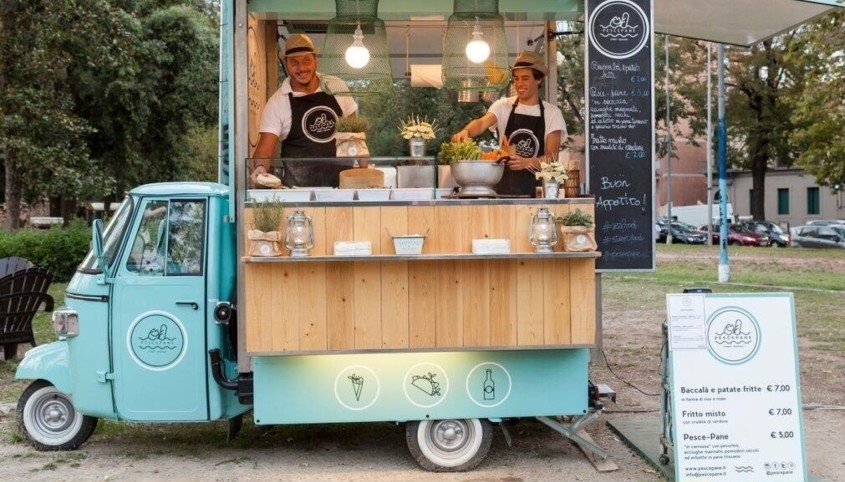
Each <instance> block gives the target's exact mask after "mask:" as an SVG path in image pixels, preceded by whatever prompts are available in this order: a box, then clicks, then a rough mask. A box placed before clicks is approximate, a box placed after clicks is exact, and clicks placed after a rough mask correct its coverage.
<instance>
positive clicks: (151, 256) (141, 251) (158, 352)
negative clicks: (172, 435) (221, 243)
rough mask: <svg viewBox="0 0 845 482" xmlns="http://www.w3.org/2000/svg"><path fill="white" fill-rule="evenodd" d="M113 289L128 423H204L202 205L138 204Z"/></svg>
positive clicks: (119, 397)
mask: <svg viewBox="0 0 845 482" xmlns="http://www.w3.org/2000/svg"><path fill="white" fill-rule="evenodd" d="M138 212H139V213H140V214H139V215H137V219H136V221H135V222H134V223H133V229H132V231H130V233H129V236H130V238H129V244H128V245H127V248H128V249H126V250H125V251H126V253H125V257H124V260H125V262H124V263H123V264H122V266H121V267H120V268H119V270H118V272H117V273H116V274H115V279H114V285H113V290H112V294H113V302H112V310H113V313H112V320H113V327H112V333H113V335H112V336H113V339H112V353H113V358H114V373H113V375H112V377H113V387H114V398H115V405H116V408H117V412H118V414H119V416H120V417H121V418H125V419H128V420H150V421H158V420H161V421H165V420H167V421H170V420H207V419H208V404H207V398H208V395H207V386H206V384H207V379H208V376H207V373H206V366H207V363H206V362H205V351H206V349H205V345H206V343H205V340H206V327H205V319H206V302H205V300H206V288H205V274H206V273H205V271H206V265H207V263H206V259H207V258H206V254H205V250H206V246H207V242H206V240H207V229H208V228H207V226H208V222H207V219H206V218H207V214H206V212H207V200H205V199H184V200H182V199H180V200H172V199H171V200H167V199H142V200H141V201H140V203H139V211H138Z"/></svg>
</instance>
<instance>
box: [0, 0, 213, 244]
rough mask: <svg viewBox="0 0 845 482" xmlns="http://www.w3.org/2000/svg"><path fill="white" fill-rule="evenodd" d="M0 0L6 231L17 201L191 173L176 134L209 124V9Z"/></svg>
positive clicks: (190, 150)
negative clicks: (186, 167)
mask: <svg viewBox="0 0 845 482" xmlns="http://www.w3.org/2000/svg"><path fill="white" fill-rule="evenodd" d="M1 1H2V3H0V6H1V8H0V20H2V31H0V54H2V55H0V160H2V162H3V163H4V167H5V173H6V178H5V190H6V199H5V201H6V209H7V214H8V216H7V225H6V228H7V229H12V228H14V227H16V226H17V221H18V215H19V204H20V201H21V200H22V199H23V200H27V201H34V200H39V199H43V198H45V197H48V198H52V199H54V200H55V199H62V198H63V199H65V200H67V199H71V200H73V199H80V200H89V199H115V198H119V197H121V196H122V193H123V192H124V191H125V190H127V189H129V188H131V187H133V186H134V185H137V184H139V183H143V182H149V181H162V180H172V179H179V178H184V176H185V175H186V174H185V173H186V172H188V173H191V174H192V173H193V171H192V169H194V167H190V168H188V169H187V170H186V169H185V166H189V165H191V164H192V163H193V162H195V161H196V155H197V153H198V151H197V149H196V146H192V145H191V144H192V143H191V142H189V140H188V137H189V136H190V135H191V133H196V132H202V130H203V128H208V127H210V126H213V125H214V124H215V122H216V108H217V88H218V87H217V86H218V84H217V59H218V38H217V30H216V29H217V26H216V25H217V22H216V15H211V13H212V11H211V10H210V8H211V7H210V4H208V3H206V2H203V1H201V0H146V1H145V0H123V1H121V0H111V1H109V0H74V1H72V2H47V1H44V0H25V1H14V0H1ZM207 161H208V162H210V163H211V164H213V165H216V156H214V157H212V158H209V159H207ZM60 204H61V203H55V205H60ZM53 214H58V213H53ZM65 214H66V213H65Z"/></svg>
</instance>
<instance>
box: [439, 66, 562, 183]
mask: <svg viewBox="0 0 845 482" xmlns="http://www.w3.org/2000/svg"><path fill="white" fill-rule="evenodd" d="M548 74H549V69H548V68H547V67H546V66H545V65H544V64H543V61H542V59H541V58H540V56H539V55H538V54H537V53H535V52H532V51H530V50H523V51H522V52H521V53H520V54H519V55H518V56H517V57H516V62H515V63H514V66H513V68H511V75H512V77H513V85H514V87H515V88H516V95H515V96H514V97H504V98H501V99H499V100H497V101H496V102H494V103H493V105H491V106H490V108H489V109H488V110H487V113H485V114H484V115H483V116H481V117H479V118H477V119H473V120H472V121H470V123H469V124H467V125H466V127H464V128H463V129H462V130H461V131H460V132H458V133H456V134H455V135H453V136H452V140H453V141H463V140H466V139H469V138H472V137H475V136H478V135H481V134H482V133H483V132H484V131H485V130H487V129H490V130H493V127H494V126H495V128H496V131H497V132H498V135H499V139H500V142H501V143H502V148H503V149H506V148H507V149H508V151H509V152H510V153H511V156H510V159H509V160H508V168H507V170H505V174H504V176H502V180H501V182H499V184H497V185H496V188H495V189H496V192H497V193H499V194H516V195H527V196H532V197H533V196H534V191H535V188H536V186H537V185H538V181H537V179H536V178H535V176H534V173H533V172H532V170H537V169H539V168H540V158H543V157H545V158H551V159H557V156H558V151H559V150H560V142H561V139H562V138H565V137H566V123H565V122H564V120H563V113H562V112H561V111H560V108H559V107H558V106H556V105H554V104H551V103H549V102H546V101H543V100H541V99H540V93H539V92H540V84H541V83H542V82H543V78H544V77H545V76H546V75H548Z"/></svg>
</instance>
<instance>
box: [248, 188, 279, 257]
mask: <svg viewBox="0 0 845 482" xmlns="http://www.w3.org/2000/svg"><path fill="white" fill-rule="evenodd" d="M284 214H285V208H284V204H282V203H281V202H279V201H275V200H269V199H267V200H264V201H262V202H260V203H253V205H252V226H253V229H251V230H249V231H247V233H246V235H247V239H249V240H250V244H251V246H250V250H249V255H250V256H262V257H266V256H281V254H282V253H281V251H279V241H282V239H283V237H282V233H281V232H280V231H279V227H280V226H281V225H282V221H284Z"/></svg>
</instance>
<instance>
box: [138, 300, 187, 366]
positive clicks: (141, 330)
mask: <svg viewBox="0 0 845 482" xmlns="http://www.w3.org/2000/svg"><path fill="white" fill-rule="evenodd" d="M126 345H127V348H128V349H129V353H130V354H131V355H132V359H133V360H135V363H137V364H138V365H140V366H141V367H142V368H146V369H148V370H153V371H163V370H167V369H169V368H172V367H173V366H175V365H177V364H179V362H180V361H181V360H182V357H183V356H184V355H185V352H186V351H187V347H188V339H187V337H186V336H185V327H184V326H182V323H181V322H180V321H179V320H177V319H175V318H173V317H172V316H171V315H170V314H169V313H165V312H163V311H149V312H147V313H143V314H141V315H140V316H139V317H138V318H137V319H135V321H133V322H132V324H131V325H130V326H129V331H128V332H127V335H126Z"/></svg>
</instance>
